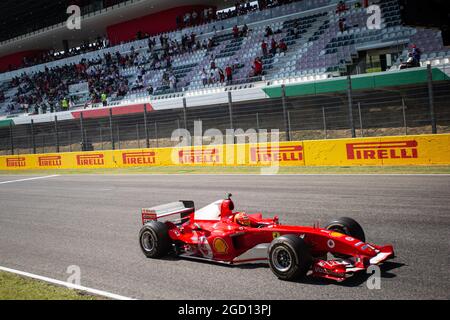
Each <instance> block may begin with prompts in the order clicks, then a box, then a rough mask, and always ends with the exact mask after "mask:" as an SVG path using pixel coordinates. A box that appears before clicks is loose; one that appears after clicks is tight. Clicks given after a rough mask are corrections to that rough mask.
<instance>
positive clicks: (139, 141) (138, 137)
mask: <svg viewBox="0 0 450 320" xmlns="http://www.w3.org/2000/svg"><path fill="white" fill-rule="evenodd" d="M136 138H137V142H138V148H139V149H140V148H141V137H140V134H139V123H136Z"/></svg>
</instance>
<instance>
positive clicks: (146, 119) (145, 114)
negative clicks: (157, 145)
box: [144, 104, 150, 149]
mask: <svg viewBox="0 0 450 320" xmlns="http://www.w3.org/2000/svg"><path fill="white" fill-rule="evenodd" d="M144 130H145V146H146V148H147V149H148V148H150V137H149V136H148V114H147V104H145V105H144Z"/></svg>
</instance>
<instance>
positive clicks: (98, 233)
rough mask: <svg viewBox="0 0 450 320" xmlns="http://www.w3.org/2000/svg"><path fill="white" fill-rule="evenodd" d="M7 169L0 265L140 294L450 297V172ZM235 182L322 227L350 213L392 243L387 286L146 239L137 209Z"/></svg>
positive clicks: (253, 205)
mask: <svg viewBox="0 0 450 320" xmlns="http://www.w3.org/2000/svg"><path fill="white" fill-rule="evenodd" d="M26 178H30V177H24V176H0V266H3V267H7V268H13V269H17V270H21V271H26V272H30V273H34V274H38V275H41V276H46V277H51V278H55V279H58V280H63V281H66V280H67V278H68V277H69V276H70V275H69V274H67V273H66V271H67V268H68V266H71V265H78V266H80V268H81V272H82V274H81V276H82V279H81V285H83V286H87V287H92V288H96V289H100V290H105V291H109V292H113V293H116V294H120V295H124V296H128V297H133V298H138V299H411V298H414V299H429V298H431V299H449V298H450V285H449V276H448V272H449V260H448V259H449V238H450V237H449V230H450V176H351V175H349V176H317V175H313V176H229V175H228V176H203V175H201V176H189V175H187V176H181V175H180V176H176V175H173V176H170V175H169V176H163V175H161V176H155V175H123V176H122V175H111V176H110V175H98V176H96V175H92V176H91V175H67V176H59V177H53V178H49V179H41V180H27V181H20V182H13V183H6V184H5V183H3V184H2V182H5V181H11V180H19V179H26ZM226 192H232V193H233V195H234V201H235V203H236V207H237V208H236V209H238V210H245V211H247V212H260V211H262V212H264V213H268V214H269V215H271V216H272V215H279V217H280V221H281V222H282V223H285V224H305V225H312V223H313V222H314V221H317V220H320V222H321V225H324V224H325V223H326V221H328V220H329V219H331V218H333V217H339V216H351V217H354V218H355V219H357V220H358V221H359V222H360V223H361V224H362V226H363V227H364V228H365V232H366V236H367V238H368V241H371V242H374V243H377V244H388V243H392V244H393V245H394V247H395V249H396V254H397V258H395V259H394V260H393V261H392V262H390V263H388V264H385V265H384V267H383V268H382V270H383V272H382V280H381V289H380V290H369V289H368V288H367V286H366V280H367V275H365V274H362V275H360V276H358V277H354V278H351V279H350V280H348V281H347V282H344V283H342V284H337V283H334V282H328V281H324V280H318V279H306V280H305V281H304V282H295V283H289V282H283V281H280V280H278V279H277V278H276V277H275V276H274V275H273V274H272V272H271V271H270V269H269V268H268V267H265V266H256V267H255V266H251V267H242V266H241V267H228V266H222V265H215V264H210V263H203V262H195V261H189V260H182V259H176V258H168V259H165V260H149V259H146V258H145V257H144V255H143V254H142V253H141V251H140V248H139V245H138V232H139V229H140V227H141V225H140V208H141V207H150V206H154V205H158V204H163V203H167V202H172V201H176V200H181V199H183V200H189V199H191V200H194V201H196V205H197V207H198V208H199V207H201V206H203V205H206V204H208V203H210V202H212V201H215V200H217V199H220V198H223V197H224V196H225V193H226Z"/></svg>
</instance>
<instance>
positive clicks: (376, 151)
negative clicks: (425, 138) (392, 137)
mask: <svg viewBox="0 0 450 320" xmlns="http://www.w3.org/2000/svg"><path fill="white" fill-rule="evenodd" d="M417 147H418V143H417V141H415V140H410V141H386V142H363V143H349V144H347V159H348V160H369V159H373V160H382V159H417V158H418V157H419V153H418V148H417Z"/></svg>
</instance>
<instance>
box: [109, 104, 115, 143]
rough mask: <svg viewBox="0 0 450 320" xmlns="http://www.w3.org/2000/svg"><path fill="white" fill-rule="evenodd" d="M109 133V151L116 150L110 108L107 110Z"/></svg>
mask: <svg viewBox="0 0 450 320" xmlns="http://www.w3.org/2000/svg"><path fill="white" fill-rule="evenodd" d="M109 133H110V136H111V149H112V150H116V145H115V143H114V129H113V117H112V108H110V109H109Z"/></svg>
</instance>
